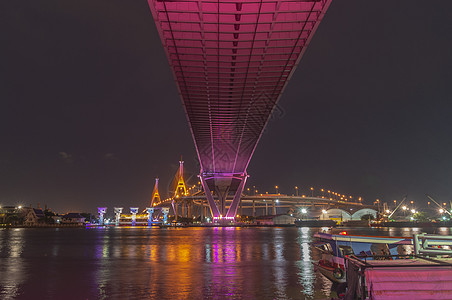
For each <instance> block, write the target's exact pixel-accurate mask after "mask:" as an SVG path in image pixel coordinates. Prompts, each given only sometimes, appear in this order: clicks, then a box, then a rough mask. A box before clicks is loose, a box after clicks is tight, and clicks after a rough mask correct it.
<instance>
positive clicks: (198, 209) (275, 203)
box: [160, 192, 377, 220]
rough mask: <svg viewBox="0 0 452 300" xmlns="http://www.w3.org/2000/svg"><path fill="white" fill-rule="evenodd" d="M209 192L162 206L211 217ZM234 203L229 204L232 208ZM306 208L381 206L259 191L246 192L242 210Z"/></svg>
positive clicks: (353, 209)
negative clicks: (256, 192) (208, 200)
mask: <svg viewBox="0 0 452 300" xmlns="http://www.w3.org/2000/svg"><path fill="white" fill-rule="evenodd" d="M205 199H206V196H205V194H204V193H203V192H199V193H196V194H194V195H189V196H186V197H181V198H179V199H177V204H176V205H174V204H173V203H172V200H171V199H167V200H164V201H163V202H162V203H160V206H171V205H173V207H175V214H176V215H178V214H179V215H180V216H182V217H193V216H200V217H201V219H202V220H203V219H204V218H205V217H209V214H208V213H207V212H206V208H207V207H208V203H206V202H205ZM229 207H230V205H226V208H229ZM301 208H305V209H307V210H308V211H309V212H312V211H315V212H321V211H322V210H329V209H333V208H337V209H341V210H344V211H346V212H349V213H350V215H351V214H353V213H354V212H356V211H358V210H363V209H373V210H377V208H376V207H375V206H373V205H363V204H362V203H359V202H348V201H341V200H334V199H328V198H325V197H323V198H322V197H315V196H313V197H310V196H305V197H303V196H293V195H283V194H258V195H242V196H241V200H240V203H239V208H238V209H239V210H240V214H241V215H242V214H244V215H251V216H257V215H268V214H273V215H274V214H277V213H287V212H289V211H290V210H293V212H294V214H300V209H301Z"/></svg>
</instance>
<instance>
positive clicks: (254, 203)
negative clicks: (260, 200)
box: [253, 198, 256, 217]
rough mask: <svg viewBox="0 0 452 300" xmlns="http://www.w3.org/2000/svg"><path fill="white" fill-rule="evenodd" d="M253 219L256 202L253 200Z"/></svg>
mask: <svg viewBox="0 0 452 300" xmlns="http://www.w3.org/2000/svg"><path fill="white" fill-rule="evenodd" d="M253 217H256V202H255V200H254V198H253Z"/></svg>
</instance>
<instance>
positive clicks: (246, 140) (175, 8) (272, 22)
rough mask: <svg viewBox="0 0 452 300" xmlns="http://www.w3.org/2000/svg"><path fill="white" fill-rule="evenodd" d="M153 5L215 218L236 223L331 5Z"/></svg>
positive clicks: (313, 0) (160, 1)
mask: <svg viewBox="0 0 452 300" xmlns="http://www.w3.org/2000/svg"><path fill="white" fill-rule="evenodd" d="M148 2H149V6H150V8H151V11H152V14H153V17H154V20H155V23H156V25H157V29H158V31H159V34H160V38H161V41H162V44H163V46H164V48H165V51H166V54H167V56H168V60H169V64H170V66H171V68H172V71H173V74H174V77H175V80H176V83H177V87H178V89H179V94H180V96H181V98H182V103H183V106H184V109H185V113H186V115H187V119H188V121H189V124H190V130H191V133H192V135H193V139H194V142H195V146H196V151H197V153H198V157H199V161H200V164H201V171H200V175H199V177H200V180H201V182H202V185H203V187H204V191H205V194H206V197H207V200H208V202H209V206H210V209H211V212H212V215H213V216H214V218H217V219H221V218H226V219H233V218H234V216H235V215H236V212H237V207H238V204H239V201H240V197H241V193H242V191H243V188H244V186H245V182H246V179H247V177H248V175H247V173H246V169H247V167H248V165H249V163H250V159H251V157H252V155H253V153H254V151H255V149H256V146H257V144H258V142H259V139H260V137H261V135H262V132H263V130H264V128H265V126H266V124H267V122H268V120H269V118H270V115H271V113H272V110H273V109H274V107H275V105H276V103H277V102H278V100H279V98H280V97H281V93H282V92H283V90H284V88H285V86H286V85H287V83H288V81H289V79H290V77H291V76H292V74H293V72H294V71H295V68H296V66H297V65H298V63H299V61H300V59H301V57H302V55H303V53H304V51H305V50H306V47H307V45H308V44H309V41H310V40H311V39H312V36H313V34H314V32H315V30H316V29H317V27H318V25H319V23H320V21H321V20H322V18H323V16H324V14H325V12H326V10H327V9H328V6H329V5H330V2H331V0H260V1H259V0H148ZM230 198H232V200H228V199H230ZM227 200H228V201H230V204H229V208H228V209H227V205H226V201H227Z"/></svg>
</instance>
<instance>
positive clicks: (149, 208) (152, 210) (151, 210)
mask: <svg viewBox="0 0 452 300" xmlns="http://www.w3.org/2000/svg"><path fill="white" fill-rule="evenodd" d="M146 212H147V213H148V226H151V225H152V215H153V214H154V208H153V207H146Z"/></svg>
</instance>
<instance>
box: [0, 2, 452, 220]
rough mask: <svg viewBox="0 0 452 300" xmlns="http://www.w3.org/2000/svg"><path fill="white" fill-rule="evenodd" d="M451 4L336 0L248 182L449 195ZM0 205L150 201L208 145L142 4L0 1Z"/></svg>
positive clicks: (261, 186) (384, 195)
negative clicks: (190, 118)
mask: <svg viewBox="0 0 452 300" xmlns="http://www.w3.org/2000/svg"><path fill="white" fill-rule="evenodd" d="M451 33H452V2H451V1H428V2H426V1H413V0H409V1H408V0H398V1H394V0H386V1H362V0H354V1H351V0H350V1H347V0H335V1H333V3H332V5H331V6H330V8H329V10H328V12H327V14H326V16H325V18H324V20H323V21H322V23H321V24H320V27H319V29H318V30H317V32H316V34H315V36H314V38H313V40H312V42H311V44H310V46H309V47H308V50H307V52H306V53H305V55H304V57H303V59H302V60H301V63H300V65H299V67H298V69H297V71H296V72H295V75H294V76H293V77H292V79H291V81H290V82H289V85H288V87H287V88H286V90H285V93H284V95H283V97H282V98H281V101H280V103H279V106H278V108H277V109H276V110H275V114H274V116H273V118H272V120H271V121H270V122H269V126H268V127H267V128H266V130H265V133H264V134H263V136H262V139H261V141H260V144H259V145H258V148H257V150H256V152H255V155H254V157H253V159H252V160H251V164H250V167H249V169H248V173H249V174H250V175H251V177H250V179H249V181H248V187H252V186H253V185H255V186H256V187H257V188H258V190H259V192H261V191H262V192H264V191H269V192H274V186H275V185H278V186H279V187H280V192H282V193H290V194H292V193H294V186H295V185H297V186H299V187H300V190H301V191H305V192H306V191H307V189H309V187H311V186H313V187H315V188H319V189H320V188H325V189H331V190H333V191H337V192H340V193H341V194H347V195H353V196H355V197H357V196H362V197H363V198H364V199H365V202H366V203H372V202H373V201H374V200H375V199H376V198H379V199H381V200H382V201H383V202H384V201H388V202H392V201H393V200H394V199H397V200H400V199H401V198H402V197H403V196H404V195H405V194H407V195H408V200H414V201H415V203H416V204H417V205H418V206H422V205H425V203H426V201H427V199H426V197H425V193H428V194H431V195H433V196H434V197H435V198H436V199H437V200H439V201H441V202H444V201H447V202H448V201H449V200H450V199H452V188H451V185H450V183H451V180H452V139H451V133H452V120H450V117H451V113H452V103H451V96H450V94H451V82H452V38H451ZM0 140H1V144H0V146H1V147H0V205H18V204H23V205H30V204H31V205H33V206H36V205H37V203H40V204H41V206H42V207H43V206H44V205H45V204H47V205H48V206H49V207H51V208H52V209H54V210H56V211H58V212H61V213H63V212H66V211H90V212H95V211H96V210H97V206H108V207H110V210H112V207H113V206H124V207H129V206H139V207H141V208H144V207H145V206H146V205H148V202H149V198H150V196H151V193H152V189H153V185H154V178H155V177H157V176H158V177H160V187H161V193H162V194H164V195H165V194H167V190H168V186H169V182H170V180H171V178H172V177H173V176H174V174H175V172H176V170H177V167H178V161H179V159H180V156H181V155H183V158H184V160H185V166H186V171H187V172H190V173H192V174H196V173H198V171H199V167H198V164H197V159H196V153H195V149H194V145H193V141H192V137H191V135H190V132H189V129H188V125H187V121H186V118H185V115H184V112H183V108H182V105H181V101H180V98H179V96H178V94H177V90H176V85H175V83H174V79H173V76H172V74H171V71H170V68H169V65H168V62H167V59H166V56H165V53H164V50H163V47H162V45H161V42H160V39H159V37H158V33H157V31H156V28H155V24H154V20H153V18H152V15H151V12H150V10H149V7H148V4H147V2H146V1H145V0H102V1H101V0H77V1H68V0H38V1H36V0H22V1H14V0H4V1H1V2H0Z"/></svg>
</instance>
